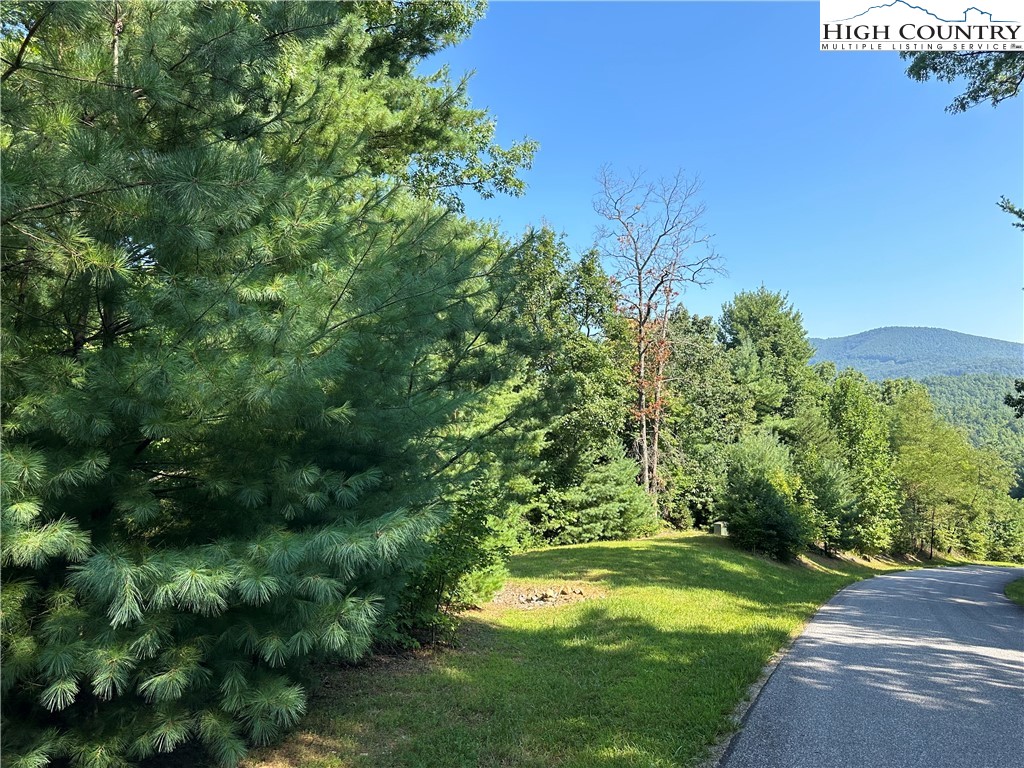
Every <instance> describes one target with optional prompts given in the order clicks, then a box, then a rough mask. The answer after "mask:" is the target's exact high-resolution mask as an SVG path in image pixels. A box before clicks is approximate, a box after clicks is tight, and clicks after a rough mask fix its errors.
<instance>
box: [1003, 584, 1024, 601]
mask: <svg viewBox="0 0 1024 768" xmlns="http://www.w3.org/2000/svg"><path fill="white" fill-rule="evenodd" d="M1004 591H1005V592H1006V596H1007V597H1008V598H1010V599H1011V600H1013V602H1015V603H1016V604H1017V605H1021V606H1024V579H1017V580H1016V581H1011V582H1010V583H1009V584H1007V585H1006V589H1005V590H1004Z"/></svg>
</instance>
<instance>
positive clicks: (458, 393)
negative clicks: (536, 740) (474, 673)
mask: <svg viewBox="0 0 1024 768" xmlns="http://www.w3.org/2000/svg"><path fill="white" fill-rule="evenodd" d="M478 14H479V8H478V7H476V6H475V5H465V4H462V3H385V2H367V3H353V4H345V3H289V2H281V3H254V2H244V1H242V0H234V1H233V2H223V3H199V2H146V1H141V0H140V1H135V0H110V1H109V2H107V1H104V2H89V3H72V2H67V3H54V2H50V3H42V2H33V3H20V4H15V3H5V4H4V8H3V19H2V40H0V56H2V65H3V72H2V75H0V79H2V85H3V103H4V112H3V125H2V131H3V133H2V136H0V142H2V144H0V146H2V149H3V189H2V200H3V206H2V217H0V218H2V224H3V231H2V235H3V246H4V265H3V267H4V268H3V299H4V312H3V355H4V357H3V365H4V377H3V413H2V416H3V430H4V431H3V437H4V453H3V494H4V507H3V530H2V533H3V542H2V556H3V566H4V567H3V593H2V594H3V605H2V608H3V648H2V651H3V686H4V691H3V693H4V712H3V714H4V722H3V736H4V740H5V743H4V756H5V765H11V766H30V765H31V766H43V765H47V764H48V763H49V762H51V761H52V760H54V759H55V758H58V757H60V756H67V757H68V758H70V761H71V763H72V764H73V765H75V766H82V767H83V768H86V767H88V768H101V767H104V766H120V765H125V763H126V761H131V760H133V759H136V758H139V757H144V756H146V755H149V754H152V753H154V752H163V751H170V750H173V749H174V748H175V747H177V746H178V745H180V744H182V743H183V742H186V741H190V740H197V741H199V742H200V743H202V744H203V745H205V747H206V748H207V749H208V750H209V752H210V753H211V754H212V755H213V756H214V757H215V758H216V759H217V760H218V761H219V762H220V763H222V764H224V765H232V764H234V763H236V762H237V761H238V759H239V758H240V757H241V756H242V755H243V754H244V752H245V748H246V744H247V743H248V742H253V741H254V742H257V743H261V742H266V741H268V740H271V739H273V738H274V737H275V736H277V734H279V733H280V732H281V730H282V729H283V728H285V727H287V726H289V725H290V724H292V723H293V722H295V720H296V718H297V717H299V716H300V715H301V713H302V712H303V710H304V707H305V700H304V692H303V689H302V687H301V686H300V685H299V684H298V683H297V680H298V673H299V669H300V667H301V665H302V662H303V661H304V660H305V659H306V658H307V657H309V656H310V655H311V654H313V653H331V654H339V655H342V656H348V657H353V656H356V655H358V654H360V653H361V652H363V650H364V649H365V648H366V646H367V644H368V642H369V639H370V636H371V632H372V627H373V624H374V622H375V620H376V617H377V616H378V614H379V613H380V612H381V611H382V610H384V609H386V608H387V606H388V603H389V601H390V600H393V599H394V595H395V594H397V590H398V589H399V587H400V585H401V583H402V581H403V579H404V574H405V573H406V571H407V569H408V568H409V567H410V566H411V565H412V564H413V563H415V562H416V561H417V560H418V558H419V557H420V556H421V550H422V546H421V542H422V539H423V534H424V531H425V530H426V529H427V528H428V527H429V526H430V525H431V523H432V519H433V517H434V513H433V512H432V502H433V501H434V500H435V498H436V497H437V489H436V487H435V485H434V484H433V482H432V480H431V478H436V477H437V476H438V475H439V473H440V471H441V469H442V468H443V467H444V466H445V463H446V462H447V461H450V458H451V457H452V456H454V455H457V453H458V451H459V446H456V445H451V444H450V443H451V439H452V437H451V436H452V431H451V430H450V429H447V427H446V425H447V424H448V423H449V422H450V418H451V414H452V413H453V411H454V410H455V409H457V408H458V407H459V406H460V404H461V403H463V402H465V400H466V398H469V397H472V396H473V394H474V392H475V391H476V390H479V389H480V388H481V387H482V386H484V385H486V383H487V382H488V381H490V380H492V379H493V378H494V377H495V374H494V372H493V370H490V369H491V368H492V367H493V364H492V363H493V361H491V359H490V357H489V356H488V355H490V354H491V353H490V352H489V347H490V346H493V342H492V341H491V339H490V337H489V336H488V322H489V319H490V318H493V317H494V315H495V311H494V307H492V306H491V304H492V303H493V297H491V295H490V293H489V292H488V291H487V290H486V288H487V284H488V273H489V271H491V270H493V269H494V268H495V265H496V264H497V263H499V261H500V257H501V250H502V247H501V246H500V245H499V244H497V243H495V242H494V241H492V240H490V239H488V238H487V237H486V236H484V235H483V234H481V232H480V231H479V230H478V229H477V228H475V227H474V226H473V225H471V224H469V223H467V222H465V221H463V220H462V219H460V218H459V217H458V215H457V214H456V213H454V212H453V211H454V209H456V208H457V203H458V200H457V197H456V196H455V193H456V191H457V190H458V189H460V188H462V187H466V186H470V187H473V188H475V189H476V190H477V191H479V192H481V193H483V194H485V195H488V194H491V193H492V192H494V191H511V192H515V191H517V190H518V189H519V182H518V181H517V179H516V176H515V172H516V168H517V167H518V166H519V165H521V164H523V163H525V162H528V158H529V153H530V146H529V145H527V144H522V145H515V146H513V147H511V148H509V149H502V148H500V147H497V146H495V145H494V144H493V142H492V135H493V125H492V123H491V121H490V120H489V118H488V117H487V115H486V114H484V113H482V112H479V111H474V110H472V109H470V108H469V106H468V103H467V101H466V98H465V94H464V91H463V87H462V86H461V85H451V84H450V83H449V82H448V81H447V79H446V78H445V77H444V76H443V75H442V76H439V77H435V78H424V77H421V76H417V75H416V74H415V69H414V68H415V66H416V64H417V63H418V62H419V61H420V60H422V58H423V57H424V56H427V55H429V54H430V53H432V52H433V51H435V50H437V49H438V48H440V47H443V46H444V45H446V44H449V43H452V42H455V41H456V40H457V39H458V38H459V37H460V36H462V35H463V34H464V33H465V32H466V30H467V29H468V27H469V25H470V24H471V23H472V21H473V20H474V19H475V18H476V16H477V15H478ZM481 341H483V342H485V343H481Z"/></svg>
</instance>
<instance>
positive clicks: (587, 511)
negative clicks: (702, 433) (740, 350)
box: [509, 228, 657, 544]
mask: <svg viewBox="0 0 1024 768" xmlns="http://www.w3.org/2000/svg"><path fill="white" fill-rule="evenodd" d="M509 296H510V304H511V306H512V314H513V316H514V317H516V318H518V320H519V323H520V325H521V327H522V330H523V342H522V344H521V347H520V348H521V351H522V354H523V355H524V357H525V358H526V359H527V360H528V361H529V362H528V366H529V370H530V375H529V381H530V382H531V384H532V387H533V389H532V396H531V398H529V399H528V400H527V401H526V402H527V408H526V409H525V411H524V415H528V416H529V418H531V419H532V423H534V424H537V425H538V426H539V428H540V430H541V441H542V445H541V447H540V449H539V451H538V452H537V454H536V461H535V462H534V464H533V466H531V467H529V468H527V469H526V472H527V474H528V476H529V477H530V479H531V483H532V485H533V487H535V488H536V494H535V498H534V503H533V504H532V506H531V508H530V509H529V510H528V511H527V513H526V518H527V520H528V521H529V522H530V524H531V526H532V528H533V531H534V533H535V534H536V535H537V536H539V537H540V538H541V539H542V540H544V541H548V542H552V543H558V544H571V543H578V542H583V541H593V540H596V539H608V538H626V537H630V536H640V535H645V534H649V533H652V532H653V531H654V529H655V527H656V521H657V517H656V514H655V511H654V506H653V502H652V500H651V499H650V498H649V497H648V496H647V495H646V494H644V493H643V492H642V491H641V492H639V493H638V492H637V491H638V487H637V482H636V479H637V476H638V474H639V472H640V470H639V467H638V466H637V463H636V461H634V460H633V459H632V458H628V457H627V456H625V455H624V452H623V446H622V441H621V434H622V431H623V428H624V426H625V424H626V422H627V420H628V418H629V398H630V391H629V378H628V375H627V366H626V365H625V362H624V361H625V357H626V356H625V354H624V352H623V349H624V346H625V344H624V343H623V341H624V338H625V336H626V330H625V328H624V325H625V323H624V322H623V319H622V317H621V316H620V315H619V314H618V313H617V312H616V306H615V300H616V296H615V293H614V291H613V289H612V285H611V283H610V281H609V279H608V276H607V275H606V274H605V272H604V270H603V269H602V267H601V264H600V261H599V258H598V255H597V253H596V252H593V251H591V252H589V253H586V254H584V255H583V256H582V257H581V258H580V259H579V260H578V261H574V260H573V259H571V258H570V256H569V252H568V248H567V247H566V245H565V243H564V242H563V241H562V240H561V239H560V238H558V237H557V236H556V235H555V234H554V233H553V232H552V231H551V230H549V229H546V228H545V229H542V230H540V231H539V232H538V233H536V234H535V236H534V238H533V241H532V245H531V248H529V249H525V250H524V251H522V253H521V258H520V259H519V260H518V262H517V265H516V269H515V270H514V272H513V274H512V283H511V285H510V287H509Z"/></svg>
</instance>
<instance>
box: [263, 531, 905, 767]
mask: <svg viewBox="0 0 1024 768" xmlns="http://www.w3.org/2000/svg"><path fill="white" fill-rule="evenodd" d="M897 567H904V566H898V565H897V564H894V563H882V562H880V561H873V562H871V563H866V562H852V561H838V560H820V559H819V560H815V561H813V562H812V561H805V562H803V563H802V564H794V565H780V564H777V563H773V562H770V561H767V560H764V559H761V558H758V557H754V556H751V555H747V554H743V553H741V552H738V551H736V550H734V549H733V548H731V547H730V546H728V545H727V544H725V543H724V542H723V541H722V540H720V539H716V538H714V537H712V536H705V535H692V534H691V535H671V536H661V537H657V538H653V539H649V540H645V541H628V542H607V543H600V544H589V545H582V546H576V547H563V548H559V549H548V550H541V551H536V552H531V553H527V554H524V555H520V556H517V557H515V558H514V559H513V560H512V563H511V569H512V572H513V577H514V578H513V581H512V582H510V584H509V585H508V586H507V587H506V590H505V593H504V594H505V595H506V599H505V603H506V604H505V605H492V606H488V607H485V608H484V609H482V610H480V611H477V612H471V613H469V614H467V615H466V617H465V622H464V625H463V627H462V630H461V631H460V639H461V640H460V644H459V647H458V648H457V649H454V650H444V651H438V652H436V653H433V654H431V655H429V656H427V657H424V658H417V659H399V660H379V659H378V660H375V661H373V662H371V663H369V664H368V665H366V666H363V667H359V668H354V669H336V670H331V671H329V672H327V673H325V678H324V685H323V687H322V688H321V690H320V691H319V692H318V693H317V694H316V695H315V696H314V697H313V699H312V702H311V708H310V712H309V714H308V716H307V717H306V718H305V720H304V721H303V722H302V725H301V730H300V731H298V732H296V733H294V734H293V735H292V736H291V737H290V738H289V739H288V740H287V742H286V743H284V744H283V745H280V746H278V747H275V748H273V749H271V750H264V751H262V752H259V753H256V754H255V755H253V757H252V758H250V760H249V761H248V762H247V763H246V765H247V766H248V768H281V767H282V766H302V767H303V768H341V767H342V766H346V767H348V766H353V767H356V766H358V767H364V766H365V767H369V766H374V767H376V768H381V767H383V766H388V767H389V768H390V767H394V768H412V767H413V766H416V767H417V768H448V767H455V766H460V767H462V766H466V767H467V768H468V767H470V766H473V767H474V768H476V767H481V768H498V766H516V767H521V768H541V767H544V768H548V767H549V766H560V767H563V766H564V767H565V768H570V767H572V768H612V767H613V766H615V767H618V766H623V767H624V766H644V767H645V768H648V767H652V766H685V765H688V764H692V763H693V762H694V761H696V760H699V759H700V758H701V757H702V756H703V755H704V754H705V750H706V748H707V746H708V745H710V744H712V743H714V742H715V740H716V739H718V738H720V737H721V736H723V735H724V734H725V733H726V732H727V731H728V730H729V729H730V727H731V726H730V724H729V723H730V720H729V717H728V716H729V713H730V712H731V711H732V710H733V708H734V707H736V705H737V704H738V703H739V702H740V701H741V700H742V699H743V697H744V695H745V693H746V691H747V688H748V686H749V685H750V684H751V683H752V682H754V681H755V680H756V679H757V677H758V675H759V673H760V672H761V669H762V667H763V666H764V664H765V663H766V662H767V661H768V660H769V658H770V657H771V656H772V654H773V653H774V652H775V651H776V650H778V649H779V648H780V646H783V645H785V644H786V643H787V642H788V641H789V639H790V637H791V636H793V635H794V634H796V633H797V632H798V631H799V629H800V627H801V626H802V624H803V623H804V622H805V621H806V620H807V619H808V618H809V617H810V616H811V615H812V614H813V613H814V612H815V610H816V609H817V607H818V606H819V605H820V604H821V603H822V602H824V601H825V600H827V599H828V598H829V597H830V596H831V595H832V594H833V593H835V592H836V591H837V590H838V589H840V588H841V587H843V586H844V585H846V584H849V583H851V582H853V581H856V580H858V579H860V578H864V577H868V576H872V575H875V574H876V573H878V572H880V571H883V570H892V569H895V568H897ZM562 588H565V589H566V592H567V593H568V594H569V595H572V596H573V599H576V600H577V602H574V603H571V604H566V605H554V606H542V607H530V608H524V607H522V606H521V605H519V604H517V599H518V594H527V593H534V592H538V591H541V590H544V591H552V592H560V591H561V589H562ZM573 589H579V590H581V591H582V592H583V595H582V598H583V599H579V597H578V596H576V595H575V594H574V593H573V591H572V590H573ZM517 593H518V594H517ZM509 603H511V604H509Z"/></svg>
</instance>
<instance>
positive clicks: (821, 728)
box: [722, 566, 1024, 768]
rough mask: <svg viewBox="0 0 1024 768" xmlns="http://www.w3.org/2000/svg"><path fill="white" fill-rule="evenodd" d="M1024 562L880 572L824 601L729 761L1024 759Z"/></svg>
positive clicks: (896, 764) (929, 763)
mask: <svg viewBox="0 0 1024 768" xmlns="http://www.w3.org/2000/svg"><path fill="white" fill-rule="evenodd" d="M1021 576H1024V569H1020V568H995V567H981V566H978V567H974V566H971V567H962V568H934V569H922V570H915V571H905V572H902V573H897V574H891V575H886V576H877V577H875V578H873V579H868V580H867V581H862V582H858V583H857V584H854V585H852V586H850V587H847V588H846V589H844V590H843V591H841V592H840V593H839V594H837V595H836V596H835V597H834V598H833V599H832V600H831V601H829V602H828V603H826V604H825V605H824V606H823V607H822V608H821V610H820V611H819V612H818V613H817V614H816V615H815V617H814V618H813V619H812V620H811V621H810V623H809V624H808V625H807V627H806V629H805V631H804V633H803V634H802V635H801V636H800V637H799V638H798V639H797V641H796V642H795V643H794V644H793V647H792V648H791V649H790V651H789V652H788V653H787V654H786V656H785V657H784V658H783V660H782V661H781V662H780V664H779V665H778V667H776V669H775V671H774V672H773V673H772V676H771V677H770V678H769V680H768V682H767V684H766V685H765V686H764V688H762V689H761V693H760V695H759V696H758V698H757V700H756V701H755V702H754V704H753V706H752V707H751V708H750V710H749V711H748V713H747V718H746V721H745V723H744V725H743V729H742V730H741V731H740V733H739V734H738V735H737V736H736V738H735V739H734V740H733V742H732V744H731V745H730V747H729V750H728V751H727V752H726V754H725V757H724V759H723V761H722V767H723V768H851V767H852V766H860V767H863V768H1024V608H1021V607H1020V606H1018V605H1015V604H1013V603H1011V602H1010V601H1009V600H1008V599H1007V598H1006V597H1005V595H1004V594H1003V588H1004V587H1005V585H1006V584H1007V583H1009V582H1010V581H1012V580H1014V579H1016V578H1020V577H1021Z"/></svg>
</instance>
